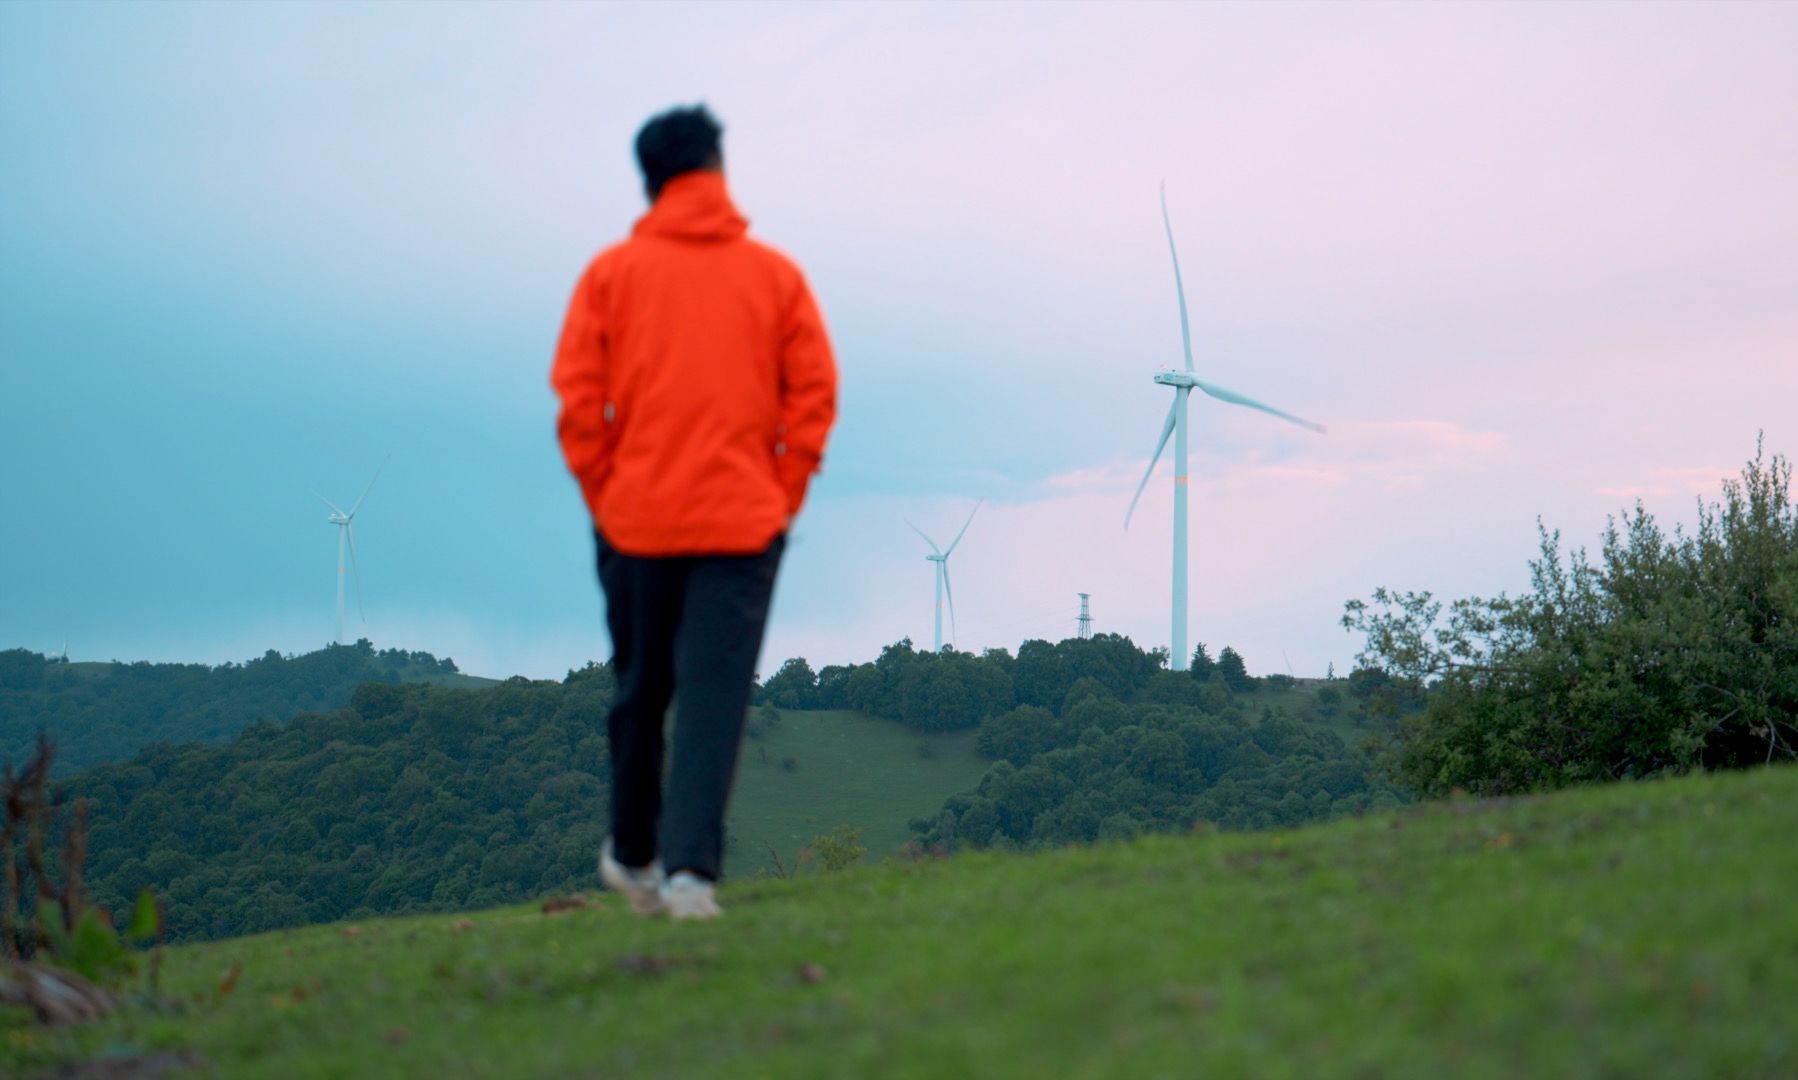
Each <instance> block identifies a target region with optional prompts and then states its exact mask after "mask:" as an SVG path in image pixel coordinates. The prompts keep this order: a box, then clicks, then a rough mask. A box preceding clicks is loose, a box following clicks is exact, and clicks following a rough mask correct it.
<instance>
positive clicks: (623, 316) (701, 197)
mask: <svg viewBox="0 0 1798 1080" xmlns="http://www.w3.org/2000/svg"><path fill="white" fill-rule="evenodd" d="M721 135H722V129H721V128H720V127H719V125H718V123H717V121H716V120H714V119H713V118H712V116H711V114H710V113H709V112H707V111H706V108H705V106H703V105H700V106H695V107H693V108H679V109H671V110H669V111H668V112H665V113H662V114H661V115H659V116H656V117H654V118H652V119H651V120H650V121H649V122H648V123H646V124H645V125H644V126H643V128H642V130H641V131H639V132H638V133H637V142H636V150H637V161H638V164H639V165H640V166H641V167H642V170H643V180H644V186H645V188H646V190H647V192H648V194H649V198H650V202H651V205H650V208H649V212H648V213H646V214H644V215H643V216H642V217H641V218H640V219H638V221H637V223H636V226H635V227H634V228H633V229H632V230H631V235H630V238H629V239H627V240H625V241H623V242H622V243H619V244H616V245H614V246H612V247H610V248H607V249H606V250H605V251H603V252H601V253H600V255H599V257H598V258H596V259H594V260H593V262H592V264H591V265H589V266H588V267H587V271H586V273H585V274H583V275H582V276H581V279H580V282H579V283H578V284H577V285H576V286H575V290H574V299H573V300H572V302H571V303H570V304H569V307H568V318H567V322H566V323H565V325H564V326H563V328H562V338H561V342H560V344H559V345H558V346H557V347H556V359H555V366H554V368H553V370H552V371H551V373H550V382H551V384H552V385H553V386H554V388H555V391H556V394H557V396H558V397H559V398H560V399H561V406H562V407H561V413H560V416H559V417H558V419H557V424H556V430H557V433H558V435H559V436H560V438H561V442H562V453H563V456H564V457H565V458H566V459H567V461H568V469H569V471H570V472H572V473H573V474H574V477H575V479H576V480H577V481H579V483H580V488H581V494H582V496H583V497H584V498H585V500H586V503H587V509H588V511H589V512H590V513H591V514H592V517H593V524H594V536H595V538H596V541H597V546H598V562H599V580H600V585H601V588H602V589H603V591H604V592H605V597H606V622H607V625H608V626H609V628H610V630H611V633H612V650H613V655H612V662H613V668H614V672H615V674H616V677H617V682H618V691H617V697H616V699H615V701H614V704H613V707H612V712H611V716H610V717H609V718H608V720H607V730H608V735H609V736H610V740H611V749H612V835H611V837H610V838H608V839H607V841H606V844H605V847H604V848H603V849H602V851H601V853H600V876H601V877H602V878H603V879H604V881H605V882H606V884H607V885H608V886H610V887H612V888H614V889H617V890H619V891H620V892H622V893H624V894H625V896H626V897H628V898H629V900H630V903H631V907H632V910H634V911H636V912H637V913H638V914H643V915H649V914H657V913H661V912H667V913H668V914H670V915H672V916H674V917H675V918H711V917H714V916H716V915H717V914H719V908H718V905H717V901H716V899H715V896H714V889H713V886H714V883H715V882H716V881H717V880H718V877H719V874H720V872H721V871H722V864H723V849H724V811H725V805H726V803H727V802H728V800H729V796H730V786H731V780H732V778H733V777H734V775H735V773H736V766H737V753H738V749H739V746H740V745H741V742H742V736H743V721H744V716H745V714H746V712H747V709H748V705H749V688H750V684H751V683H752V681H753V680H754V677H755V661H756V656H757V654H758V653H759V652H760V651H761V644H762V632H763V629H764V627H765V626H766V624H767V618H768V603H769V599H770V597H771V595H772V593H773V589H774V576H775V571H776V569H777V568H778V566H779V563H780V556H781V551H782V548H783V546H784V544H785V539H786V530H787V526H788V525H789V524H790V523H791V522H792V520H793V516H794V515H795V514H797V513H798V512H799V507H800V505H801V504H802V503H803V502H804V500H805V490H806V485H807V484H808V483H809V481H810V479H811V476H812V474H813V473H815V472H816V471H817V470H818V464H819V462H820V460H822V458H823V455H824V441H825V437H826V435H827V434H828V433H829V431H830V426H831V423H832V421H834V420H835V418H836V379H837V377H836V364H835V361H834V360H833V359H832V357H831V351H830V342H829V340H828V339H827V338H826V336H825V333H824V322H823V319H822V317H821V316H820V315H819V313H818V307H817V304H816V303H815V302H814V301H813V300H812V295H811V290H810V289H809V288H808V287H807V286H806V283H805V278H804V277H803V276H802V275H801V274H800V272H799V268H798V267H797V266H795V265H794V264H793V263H792V262H791V261H790V260H789V259H787V258H786V257H785V256H784V255H782V254H780V253H779V252H777V251H775V250H774V249H773V248H770V247H766V246H764V245H762V244H760V243H757V242H756V241H754V240H751V239H749V238H748V237H747V236H746V235H744V233H745V231H746V230H747V229H748V225H749V223H748V221H746V220H745V219H744V218H743V216H742V215H741V214H739V213H738V212H737V209H736V207H735V206H733V205H732V204H731V200H730V196H729V194H728V193H727V192H726V190H725V186H724V170H723V156H722V151H721V150H720V145H719V140H720V136H721ZM671 700H673V701H674V702H675V711H676V716H675V722H674V736H673V743H674V745H673V758H674V759H673V762H672V765H671V768H670V770H669V773H668V798H667V802H666V805H665V806H664V804H663V799H662V757H663V721H664V717H665V715H666V713H667V710H668V706H669V702H670V701H671ZM664 867H665V868H666V869H667V871H668V873H666V874H664V872H663V868H664Z"/></svg>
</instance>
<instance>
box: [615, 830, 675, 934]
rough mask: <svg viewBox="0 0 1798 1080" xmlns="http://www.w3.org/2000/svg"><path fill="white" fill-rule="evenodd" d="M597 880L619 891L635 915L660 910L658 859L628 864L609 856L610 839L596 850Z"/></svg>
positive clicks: (653, 913) (656, 912)
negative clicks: (640, 865) (645, 863)
mask: <svg viewBox="0 0 1798 1080" xmlns="http://www.w3.org/2000/svg"><path fill="white" fill-rule="evenodd" d="M599 880H601V881H603V882H605V883H606V888H608V889H611V890H612V891H614V892H618V893H623V894H624V898H625V899H626V900H628V901H630V905H631V911H632V912H633V913H635V914H637V915H660V914H661V913H662V911H663V906H662V890H663V889H664V888H666V884H665V882H664V880H663V877H662V862H661V860H660V859H658V860H656V861H655V862H652V863H650V864H649V865H648V866H645V867H643V868H641V869H637V870H633V869H631V868H630V867H628V866H626V865H624V864H623V863H621V862H619V861H618V860H617V859H614V858H612V838H611V837H609V836H608V837H606V842H605V843H604V844H603V845H601V846H600V849H599Z"/></svg>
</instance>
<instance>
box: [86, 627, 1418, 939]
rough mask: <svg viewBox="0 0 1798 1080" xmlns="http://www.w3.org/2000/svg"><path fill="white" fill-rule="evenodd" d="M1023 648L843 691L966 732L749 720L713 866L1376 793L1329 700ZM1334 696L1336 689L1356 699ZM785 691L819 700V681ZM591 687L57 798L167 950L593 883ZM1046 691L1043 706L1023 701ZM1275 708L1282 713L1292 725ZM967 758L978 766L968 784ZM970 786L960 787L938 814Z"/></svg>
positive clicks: (212, 752) (282, 738) (768, 712)
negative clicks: (1331, 716)
mask: <svg viewBox="0 0 1798 1080" xmlns="http://www.w3.org/2000/svg"><path fill="white" fill-rule="evenodd" d="M1020 654H1021V656H1020V659H1019V660H1015V661H1014V660H1013V659H1012V658H1011V657H1010V655H1009V653H1006V652H1004V651H1002V650H995V651H993V652H990V653H988V654H986V655H984V656H980V657H974V656H969V655H967V654H956V653H950V652H945V653H944V654H943V655H941V656H933V655H929V654H919V653H915V652H913V651H912V650H911V649H910V646H909V645H908V644H906V643H901V644H900V645H898V646H894V647H893V648H890V649H888V650H886V652H885V653H884V654H883V656H882V658H881V660H880V661H878V662H877V663H874V664H866V665H858V666H857V667H855V668H854V669H852V671H854V672H856V673H857V674H856V679H857V680H858V681H859V683H860V689H859V690H858V691H857V694H858V697H859V695H860V694H861V693H864V692H866V693H875V692H877V691H878V692H884V689H883V688H884V687H885V685H886V684H887V682H888V681H889V680H891V681H892V682H894V683H896V684H897V685H898V686H900V687H901V689H900V690H899V691H898V693H897V695H896V696H895V697H894V698H893V699H892V700H894V701H901V702H902V701H904V700H905V697H906V694H907V693H908V691H907V690H906V689H904V688H905V687H908V686H909V687H910V688H911V689H910V690H909V692H910V693H912V694H921V695H922V696H923V697H924V698H925V699H926V700H932V699H937V695H938V694H939V693H941V691H940V689H939V688H938V683H939V681H941V682H943V683H945V684H946V683H948V682H949V681H950V680H953V679H956V678H959V677H960V676H961V675H962V674H964V673H965V672H966V671H967V670H968V669H969V668H970V667H978V668H983V669H984V670H986V671H987V672H989V673H996V675H994V674H989V675H988V676H987V677H988V678H989V679H990V680H991V681H992V682H993V685H994V689H993V692H992V693H993V696H992V698H991V701H990V704H989V705H987V706H986V708H998V709H1001V710H1003V711H1001V712H999V713H997V714H996V715H995V714H987V715H985V716H984V717H983V719H984V726H978V725H977V726H975V729H974V730H972V731H965V730H964V731H961V732H960V733H956V732H954V731H952V730H949V731H946V730H944V729H954V728H962V727H966V726H967V725H965V724H964V723H963V722H962V721H960V720H959V719H950V718H945V717H942V716H931V715H927V714H923V713H919V712H912V713H910V714H909V716H908V719H909V720H910V721H911V726H913V727H916V728H920V729H923V730H918V731H908V730H907V728H906V727H904V726H901V724H900V723H892V722H889V721H888V720H882V719H877V718H872V717H869V716H866V715H857V714H856V713H854V712H843V711H828V710H823V711H810V712H807V711H803V710H791V709H789V710H785V711H784V719H783V711H780V710H775V709H774V708H773V706H772V704H771V703H769V702H764V704H763V705H761V706H758V707H757V709H756V712H755V715H754V716H753V717H752V720H751V724H750V731H749V740H748V742H747V743H746V745H745V750H744V754H745V760H744V765H743V783H742V785H741V787H740V790H739V792H738V798H737V801H736V805H735V806H734V808H733V813H732V823H733V824H732V832H731V834H730V836H729V841H730V848H731V850H730V852H729V859H730V867H731V870H732V872H733V873H734V874H736V875H739V876H742V875H753V874H754V873H756V872H758V871H760V870H762V869H770V868H772V860H773V859H775V858H781V859H783V860H784V861H785V862H786V865H787V867H788V868H789V869H790V868H791V867H792V866H793V865H794V863H795V861H796V860H797V858H798V856H799V852H800V849H802V848H804V847H805V846H806V845H807V844H808V843H809V842H810V841H812V840H813V839H814V838H815V837H816V836H818V835H820V834H822V833H825V832H828V831H831V830H832V829H834V828H835V827H836V826H838V825H844V826H849V827H852V828H862V829H864V830H865V833H866V835H865V837H864V839H865V840H866V841H867V842H868V843H869V844H870V845H872V847H871V854H872V856H873V857H874V858H877V859H878V858H883V857H887V856H890V855H895V854H898V853H899V851H898V849H899V845H900V842H901V841H902V840H903V839H904V838H905V836H906V831H905V826H906V823H907V822H908V821H911V820H921V821H922V823H923V824H922V825H921V826H920V828H921V829H922V830H923V832H924V833H925V835H924V836H923V837H922V839H923V840H924V841H925V842H926V843H927V844H928V845H930V846H941V847H943V848H949V849H952V848H955V847H959V846H963V845H964V844H973V845H975V846H980V845H985V844H988V843H992V842H1001V841H1002V842H1007V843H1012V844H1017V845H1031V844H1050V843H1054V844H1059V843H1065V842H1072V841H1081V840H1092V839H1095V838H1097V837H1099V836H1112V835H1125V834H1133V833H1137V832H1143V831H1167V830H1174V831H1180V830H1184V829H1186V828H1189V827H1190V826H1191V825H1192V824H1193V822H1194V821H1195V820H1199V819H1204V820H1207V821H1211V822H1214V823H1216V824H1218V825H1220V826H1222V827H1227V828H1235V827H1252V826H1258V825H1270V824H1282V825H1284V824H1291V823H1296V822H1298V821H1302V820H1309V819H1312V818H1316V817H1322V816H1328V815H1334V814H1340V813H1343V812H1346V811H1349V810H1354V809H1360V808H1362V807H1365V806H1369V805H1382V804H1386V803H1390V802H1394V801H1396V796H1395V795H1394V793H1393V792H1391V790H1390V789H1389V788H1386V787H1384V786H1382V785H1379V784H1376V783H1374V782H1373V781H1371V780H1370V779H1369V778H1368V775H1367V773H1368V770H1367V763H1366V761H1365V759H1364V758H1363V757H1361V756H1360V755H1359V754H1357V753H1355V752H1353V751H1351V750H1350V749H1348V748H1347V746H1346V745H1345V744H1344V743H1343V741H1342V740H1341V739H1340V738H1339V737H1338V736H1337V735H1336V734H1334V732H1333V729H1332V723H1344V722H1348V717H1346V716H1343V715H1338V716H1337V717H1336V718H1335V720H1334V721H1329V720H1327V719H1326V718H1325V717H1323V716H1321V715H1320V714H1319V713H1318V712H1317V710H1316V708H1315V707H1314V706H1315V702H1316V701H1317V699H1318V698H1319V697H1321V696H1322V695H1323V694H1324V692H1325V691H1326V690H1328V691H1330V692H1332V693H1334V692H1335V686H1336V684H1328V685H1323V684H1319V685H1316V686H1313V687H1308V688H1295V687H1293V686H1291V685H1289V684H1290V682H1291V680H1286V684H1288V685H1273V686H1270V685H1268V683H1267V681H1262V680H1249V681H1248V682H1245V683H1242V684H1241V685H1240V686H1239V688H1238V689H1236V690H1231V689H1229V688H1228V686H1227V685H1226V684H1225V682H1224V681H1223V680H1222V678H1221V676H1211V675H1208V674H1206V673H1201V675H1198V676H1195V675H1191V674H1186V673H1180V674H1175V673H1172V672H1168V671H1166V670H1165V669H1163V668H1161V667H1160V657H1159V655H1157V654H1154V653H1148V652H1144V651H1142V650H1140V649H1138V648H1137V647H1136V646H1135V645H1134V644H1132V643H1131V642H1130V641H1129V640H1128V639H1127V638H1115V637H1103V638H1096V639H1092V640H1086V641H1081V640H1071V641H1067V642H1062V643H1059V644H1050V643H1048V642H1028V643H1026V644H1025V645H1024V647H1023V648H1022V649H1021V650H1020ZM802 665H803V661H797V662H794V663H789V664H787V665H784V666H783V668H782V672H783V673H784V677H782V678H777V679H774V680H770V685H771V686H773V687H774V692H775V693H776V694H779V693H781V691H782V685H783V684H784V685H785V687H786V689H788V690H791V689H793V688H794V684H795V683H797V682H798V680H796V679H795V678H794V677H793V672H794V671H795V670H796V669H797V668H798V667H799V666H802ZM1014 672H1018V673H1022V674H1023V676H1024V678H1022V679H1021V680H1016V681H1014V678H1013V674H1014ZM1070 680H1071V681H1070ZM1363 681H1365V680H1363ZM1342 683H1343V684H1344V685H1347V686H1349V689H1350V691H1351V695H1352V693H1353V686H1354V685H1359V684H1358V683H1356V680H1343V681H1342ZM1113 686H1115V687H1116V688H1117V691H1119V692H1121V693H1122V695H1123V698H1122V699H1120V697H1119V696H1118V693H1115V692H1114V691H1113V689H1112V687H1113ZM1020 688H1021V693H1020ZM806 693H807V694H808V695H809V697H807V698H805V699H804V700H805V701H806V703H808V704H817V703H818V702H817V697H816V695H817V685H816V682H815V681H813V682H811V683H810V684H809V689H807V691H806ZM611 694H612V674H611V670H610V668H609V667H603V666H596V667H589V668H586V669H583V670H581V671H577V672H573V673H571V674H570V675H569V677H568V679H567V680H565V681H563V682H560V683H556V682H532V681H529V680H525V679H511V680H507V681H506V682H505V683H503V684H499V685H497V686H494V687H492V688H490V689H485V690H481V691H478V692H471V691H462V690H453V689H441V688H435V687H429V686H416V685H392V684H387V683H370V684H365V685H364V686H362V687H361V688H360V689H358V690H356V691H355V693H354V695H353V697H352V698H351V699H350V702H349V704H348V706H347V707H345V708H342V709H338V710H335V711H332V712H326V713H310V714H302V715H300V716H298V717H295V718H294V719H293V720H291V721H289V722H288V723H286V724H275V723H269V722H259V723H253V724H251V725H249V726H248V727H246V728H244V729H243V730H242V731H241V732H240V733H239V734H238V735H237V736H236V737H235V738H232V739H230V740H229V741H226V742H222V743H216V744H206V743H190V744H185V745H179V746H177V745H168V744H159V745H153V746H150V747H147V748H145V749H144V750H142V751H141V752H140V753H139V754H138V755H137V756H136V757H135V758H134V759H132V760H130V761H126V762H121V763H116V764H110V765H103V766H100V767H97V768H95V769H92V770H90V771H89V772H87V773H86V774H84V775H82V776H79V777H77V778H75V779H74V780H73V781H71V782H70V784H69V790H68V794H69V795H70V796H73V797H85V798H87V799H89V800H90V803H91V817H92V821H93V823H94V824H93V827H92V835H91V837H90V843H89V861H88V876H89V881H90V883H91V885H92V888H93V891H94V892H95V894H96V897H97V898H98V899H99V900H100V902H102V903H105V904H107V905H109V906H113V907H114V908H115V909H120V908H121V907H122V905H124V904H125V903H126V901H127V900H128V899H129V898H130V897H132V896H134V895H135V894H136V892H137V891H138V890H139V889H142V888H144V887H146V886H149V887H152V888H154V889H156V891H157V892H158V894H159V895H160V896H162V897H163V899H164V901H165V904H166V907H167V909H168V912H169V926H170V930H171V932H172V933H173V934H174V935H175V936H176V937H177V938H194V937H223V936H231V935H235V934H242V933H249V932H253V931H257V930H264V929H272V928H276V927H282V926H292V925H299V924H302V923H309V922H319V921H327V920H332V919H341V918H364V917H367V916H370V915H374V914H396V913H404V912H412V911H448V910H457V909H461V908H467V907H480V906H488V905H493V904H499V903H507V902H512V901H517V900H522V899H526V898H528V897H531V896H535V895H540V894H543V893H548V892H555V891H563V890H569V889H580V888H587V887H591V886H592V884H593V881H592V878H593V858H594V853H595V852H596V851H597V850H598V847H599V843H600V841H601V839H602V838H603V836H604V832H605V827H606V819H607V812H606V805H607V804H606V793H607V790H608V785H609V778H608V765H607V761H608V758H607V749H606V745H605V739H604V724H603V717H604V715H605V712H606V709H607V707H608V706H609V704H610V701H611ZM1057 694H1059V695H1061V701H1060V702H1059V704H1058V707H1057V708H1056V709H1054V710H1049V709H1045V708H1043V707H1041V706H1039V705H1036V704H1032V702H1035V701H1038V700H1042V699H1044V698H1045V697H1048V696H1053V695H1057ZM765 696H772V695H765ZM1020 696H1021V697H1023V699H1024V700H1025V702H1026V704H1023V705H1018V704H1016V701H1017V699H1018V698H1019V697H1020ZM1350 700H1352V697H1351V699H1350ZM1269 702H1280V703H1281V704H1277V705H1273V704H1268V703H1269ZM867 703H868V704H872V705H874V706H875V707H876V708H879V709H882V710H883V711H885V709H886V706H887V704H888V703H887V702H885V701H882V700H880V699H879V698H875V699H874V700H872V701H869V702H867ZM1295 704H1296V705H1297V706H1298V711H1299V718H1295V717H1294V716H1291V715H1289V714H1288V706H1289V705H1295ZM1347 711H1348V712H1349V713H1351V714H1353V715H1354V716H1355V717H1359V715H1360V714H1359V712H1357V711H1356V710H1355V708H1354V707H1353V706H1351V707H1350V708H1349V709H1348V710H1347ZM1256 717H1260V718H1259V719H1256ZM975 747H978V748H979V751H980V753H981V755H983V757H984V760H985V761H986V762H988V763H991V770H990V771H989V772H988V773H987V776H986V779H985V780H981V779H980V776H981V771H982V769H983V768H984V767H985V766H984V765H983V763H982V758H979V757H976V756H975V754H974V748H975ZM1020 766H1021V767H1020ZM977 781H978V783H979V791H977V792H974V793H971V794H969V795H966V796H955V797H954V798H949V797H950V796H952V795H954V793H955V792H957V791H964V790H966V789H967V788H968V787H969V786H971V785H973V784H974V783H975V782H977ZM945 798H949V804H948V807H947V808H946V809H944V810H941V811H939V809H938V808H939V807H941V806H942V805H943V800H944V799H945ZM877 819H878V820H877ZM887 819H890V820H887ZM989 819H990V820H989ZM739 830H741V831H739ZM777 853H778V854H777Z"/></svg>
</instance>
